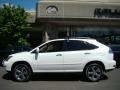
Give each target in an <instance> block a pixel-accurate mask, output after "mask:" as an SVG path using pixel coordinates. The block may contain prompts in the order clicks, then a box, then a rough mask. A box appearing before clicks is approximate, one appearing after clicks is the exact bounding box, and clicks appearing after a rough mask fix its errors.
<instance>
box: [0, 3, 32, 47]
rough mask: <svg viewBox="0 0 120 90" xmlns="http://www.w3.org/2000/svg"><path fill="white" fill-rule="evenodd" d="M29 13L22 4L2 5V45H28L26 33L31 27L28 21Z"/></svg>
mask: <svg viewBox="0 0 120 90" xmlns="http://www.w3.org/2000/svg"><path fill="white" fill-rule="evenodd" d="M27 15H28V14H27V13H26V12H25V10H24V8H21V7H20V6H17V7H16V6H12V5H10V4H9V5H3V7H0V46H4V47H9V46H16V45H28V42H27V39H26V33H24V31H25V30H26V29H27V28H29V27H30V26H29V24H28V23H27V21H26V18H27Z"/></svg>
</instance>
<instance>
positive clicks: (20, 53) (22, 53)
mask: <svg viewBox="0 0 120 90" xmlns="http://www.w3.org/2000/svg"><path fill="white" fill-rule="evenodd" d="M27 53H29V52H27V51H25V52H18V53H14V54H11V55H10V56H15V55H25V54H27Z"/></svg>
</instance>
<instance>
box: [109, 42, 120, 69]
mask: <svg viewBox="0 0 120 90" xmlns="http://www.w3.org/2000/svg"><path fill="white" fill-rule="evenodd" d="M108 46H109V47H110V48H111V49H112V51H113V53H114V59H115V61H116V66H117V67H120V44H110V45H108Z"/></svg>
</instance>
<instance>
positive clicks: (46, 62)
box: [3, 39, 116, 73]
mask: <svg viewBox="0 0 120 90" xmlns="http://www.w3.org/2000/svg"><path fill="white" fill-rule="evenodd" d="M64 40H66V39H55V40H50V41H48V42H46V43H44V44H42V45H40V46H38V47H36V48H35V49H33V50H31V51H30V52H21V53H16V54H12V55H10V56H9V57H11V58H10V59H9V60H5V61H4V62H3V64H4V66H5V68H6V70H7V71H12V66H13V65H14V63H16V62H26V63H28V64H29V65H30V67H31V69H32V72H33V73H35V72H83V70H84V68H85V66H86V65H87V64H88V63H90V62H100V63H102V64H103V66H104V70H105V71H106V70H111V69H114V68H115V65H116V62H115V60H113V53H112V52H110V50H111V49H110V48H109V47H107V46H105V45H103V44H101V43H99V42H98V41H96V40H95V39H69V40H77V41H83V42H87V43H90V44H93V45H96V46H97V47H98V48H96V49H93V50H77V51H60V52H48V53H46V52H44V53H38V54H37V53H33V52H35V51H36V49H38V48H40V47H42V46H44V45H46V44H47V43H50V42H54V41H64ZM69 40H68V42H69Z"/></svg>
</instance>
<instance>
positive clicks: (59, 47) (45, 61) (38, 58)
mask: <svg viewBox="0 0 120 90" xmlns="http://www.w3.org/2000/svg"><path fill="white" fill-rule="evenodd" d="M39 50H40V52H39V53H38V54H37V53H35V60H34V67H35V69H36V70H37V71H39V72H61V71H63V57H64V55H63V41H52V42H49V43H47V44H45V45H43V46H41V47H39Z"/></svg>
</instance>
